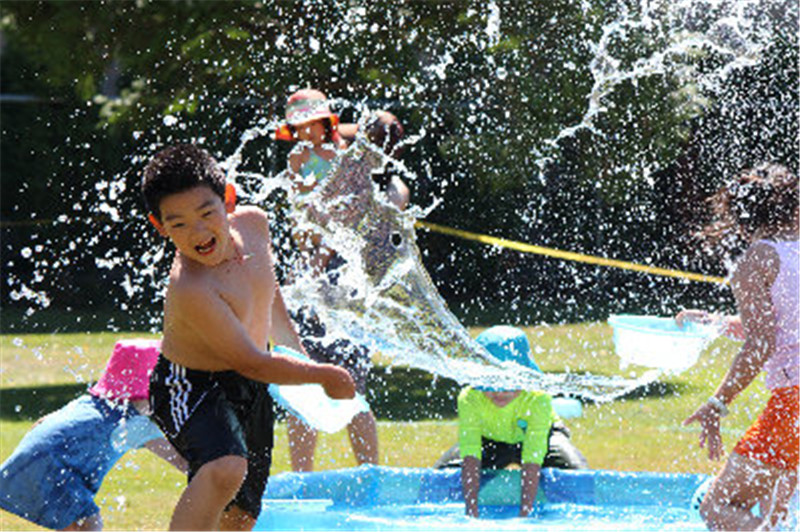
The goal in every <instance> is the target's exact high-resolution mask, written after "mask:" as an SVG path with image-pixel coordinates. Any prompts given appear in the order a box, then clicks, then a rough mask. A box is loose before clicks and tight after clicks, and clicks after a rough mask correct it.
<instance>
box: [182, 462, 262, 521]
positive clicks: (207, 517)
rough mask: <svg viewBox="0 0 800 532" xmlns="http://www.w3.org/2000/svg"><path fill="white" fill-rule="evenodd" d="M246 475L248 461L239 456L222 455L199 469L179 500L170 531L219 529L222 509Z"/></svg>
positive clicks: (237, 489)
mask: <svg viewBox="0 0 800 532" xmlns="http://www.w3.org/2000/svg"><path fill="white" fill-rule="evenodd" d="M246 475H247V459H245V458H244V457H241V456H223V457H221V458H217V459H215V460H212V461H211V462H208V463H206V464H204V465H203V466H201V467H200V469H199V470H198V471H197V473H196V474H195V475H194V477H193V478H192V480H191V481H190V482H189V485H188V486H187V487H186V489H185V490H184V492H183V494H182V495H181V498H180V499H179V500H178V504H177V506H176V507H175V512H174V513H173V514H172V521H171V522H170V524H169V528H170V530H214V529H217V528H219V525H220V518H221V517H222V512H223V510H225V507H226V506H227V505H228V503H229V502H230V501H231V499H233V497H234V496H235V495H236V492H237V491H239V486H241V485H242V481H243V480H244V478H245V476H246Z"/></svg>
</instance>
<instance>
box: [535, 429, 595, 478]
mask: <svg viewBox="0 0 800 532" xmlns="http://www.w3.org/2000/svg"><path fill="white" fill-rule="evenodd" d="M542 467H556V468H558V469H588V468H589V464H588V463H587V461H586V457H585V456H583V453H581V452H580V451H579V450H578V448H577V447H575V445H574V444H573V443H572V440H570V438H569V431H568V430H567V429H566V427H564V425H563V424H561V423H559V422H557V423H554V424H553V427H552V428H551V429H550V436H549V437H548V439H547V455H546V456H545V457H544V463H543V464H542Z"/></svg>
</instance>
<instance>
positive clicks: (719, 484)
mask: <svg viewBox="0 0 800 532" xmlns="http://www.w3.org/2000/svg"><path fill="white" fill-rule="evenodd" d="M786 474H787V472H786V471H783V470H780V469H778V468H776V467H772V466H768V465H766V464H763V463H761V462H758V461H757V460H753V459H752V458H748V457H745V456H742V455H740V454H737V453H731V455H730V458H728V461H727V462H726V463H725V466H724V467H723V469H722V472H721V473H720V474H719V476H718V477H717V478H716V479H715V480H714V482H713V483H712V484H711V487H710V488H709V490H708V493H707V494H706V496H705V498H704V499H703V502H702V504H701V505H700V515H701V516H702V517H703V520H704V521H705V523H706V526H708V528H709V529H710V530H755V529H757V528H758V527H760V526H761V525H762V523H763V522H764V519H762V518H759V517H756V516H754V515H753V514H752V509H753V507H754V506H755V505H756V503H757V502H759V501H761V500H772V499H773V493H774V490H775V488H776V486H777V484H778V482H779V481H780V480H781V479H782V478H783V477H785V476H786Z"/></svg>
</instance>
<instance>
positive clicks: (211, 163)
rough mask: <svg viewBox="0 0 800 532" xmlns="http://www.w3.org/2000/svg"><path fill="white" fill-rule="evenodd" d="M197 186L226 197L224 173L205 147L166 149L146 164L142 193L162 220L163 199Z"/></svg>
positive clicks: (179, 146)
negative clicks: (207, 188) (205, 187)
mask: <svg viewBox="0 0 800 532" xmlns="http://www.w3.org/2000/svg"><path fill="white" fill-rule="evenodd" d="M197 186H207V187H209V188H210V189H211V190H213V191H214V193H215V194H217V195H218V196H219V197H220V198H222V199H223V200H224V199H225V174H224V173H223V171H222V169H221V168H220V167H219V164H217V161H216V160H215V159H214V158H213V157H212V156H211V154H209V153H208V152H207V151H206V150H204V149H202V148H199V147H197V146H195V145H193V144H178V145H175V146H170V147H169V148H164V149H163V150H161V151H160V152H158V153H157V154H155V156H153V158H152V159H150V162H149V163H147V166H146V167H145V169H144V174H143V176H142V195H143V196H144V201H145V203H146V204H147V210H148V211H149V212H151V213H153V214H154V215H155V216H156V218H158V219H159V220H160V219H161V200H162V199H164V198H165V197H166V196H170V195H172V194H177V193H179V192H183V191H185V190H189V189H191V188H194V187H197Z"/></svg>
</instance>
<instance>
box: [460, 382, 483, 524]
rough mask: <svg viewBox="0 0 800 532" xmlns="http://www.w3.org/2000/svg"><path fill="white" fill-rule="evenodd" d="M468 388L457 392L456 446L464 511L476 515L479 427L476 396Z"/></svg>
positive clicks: (479, 446)
mask: <svg viewBox="0 0 800 532" xmlns="http://www.w3.org/2000/svg"><path fill="white" fill-rule="evenodd" d="M475 393H480V392H474V391H473V390H472V389H470V388H464V389H463V390H461V393H459V394H458V448H459V452H460V453H461V458H462V463H461V492H462V493H463V495H464V503H465V505H466V513H467V515H468V516H470V517H478V493H479V491H480V486H481V427H480V415H479V414H478V412H477V405H475V399H476V396H475V395H474V394H475Z"/></svg>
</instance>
